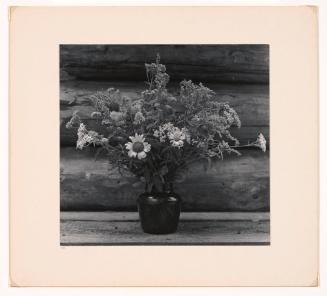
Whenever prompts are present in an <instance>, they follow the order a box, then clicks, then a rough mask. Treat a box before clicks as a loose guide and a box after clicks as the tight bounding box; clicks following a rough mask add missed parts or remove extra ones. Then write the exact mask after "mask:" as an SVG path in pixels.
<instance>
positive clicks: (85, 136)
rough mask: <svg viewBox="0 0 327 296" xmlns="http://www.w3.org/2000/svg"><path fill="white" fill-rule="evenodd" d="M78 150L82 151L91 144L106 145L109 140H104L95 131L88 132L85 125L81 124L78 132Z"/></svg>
mask: <svg viewBox="0 0 327 296" xmlns="http://www.w3.org/2000/svg"><path fill="white" fill-rule="evenodd" d="M77 136H78V139H77V142H76V148H77V149H80V150H82V149H83V148H84V147H86V146H88V145H90V144H94V145H96V144H105V142H106V141H107V140H108V139H106V138H103V137H102V136H100V135H99V134H98V133H97V132H95V131H88V130H87V129H86V126H85V124H84V123H81V124H80V126H79V128H78V131H77Z"/></svg>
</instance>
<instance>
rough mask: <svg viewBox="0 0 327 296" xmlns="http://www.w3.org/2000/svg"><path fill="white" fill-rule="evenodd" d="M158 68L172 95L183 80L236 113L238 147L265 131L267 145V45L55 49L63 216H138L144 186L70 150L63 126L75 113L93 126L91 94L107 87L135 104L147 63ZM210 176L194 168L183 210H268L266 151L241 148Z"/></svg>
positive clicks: (88, 152)
mask: <svg viewBox="0 0 327 296" xmlns="http://www.w3.org/2000/svg"><path fill="white" fill-rule="evenodd" d="M157 53H159V54H160V57H161V63H162V64H164V65H166V68H167V73H168V74H169V75H170V83H169V84H168V89H169V91H171V92H173V93H175V92H177V91H178V83H179V82H180V81H181V80H183V79H191V80H192V81H194V82H202V83H203V84H205V85H206V86H208V87H209V88H211V89H212V90H214V91H215V92H216V93H217V95H218V98H219V99H220V100H222V101H225V102H229V104H230V105H231V106H232V107H233V108H234V109H235V110H236V111H237V112H238V114H239V116H240V118H241V121H242V127H241V128H240V129H236V128H235V129H234V130H233V131H232V134H233V135H235V136H236V137H237V138H238V139H239V140H240V141H241V143H246V142H247V141H253V140H255V139H256V137H257V135H258V133H260V132H261V133H263V134H264V136H265V137H266V139H267V144H268V147H269V46H268V45H218V46H217V45H150V46H149V45H61V46H60V123H61V125H60V145H61V149H60V150H61V157H60V167H61V174H60V183H61V186H60V191H61V197H60V198H61V203H60V207H61V210H136V197H137V194H139V193H141V192H142V191H143V186H142V185H141V184H139V183H137V182H136V180H135V179H134V178H131V177H122V176H120V175H119V174H117V172H116V171H115V170H114V169H112V168H111V166H110V163H109V162H108V161H107V160H106V159H105V158H102V159H99V160H97V161H94V151H92V148H87V149H85V150H84V151H78V150H76V149H75V143H76V139H77V135H76V129H75V130H68V129H66V128H65V124H66V122H67V121H68V120H69V119H70V117H71V115H72V113H73V111H74V110H80V112H79V114H80V116H81V117H82V119H83V122H85V124H86V125H87V126H88V127H90V128H92V127H93V126H94V125H95V121H94V120H93V119H91V118H90V114H91V113H92V111H93V108H92V106H91V103H90V99H89V97H90V95H91V94H92V93H93V92H95V91H105V90H106V89H108V88H109V87H114V88H117V89H120V91H121V92H122V94H123V95H126V96H129V97H131V98H136V97H138V96H139V95H140V93H141V91H142V90H144V88H145V84H144V81H145V78H146V77H145V68H144V63H145V62H147V63H150V62H153V61H155V58H156V54H157ZM241 152H242V157H236V156H233V157H227V158H226V159H225V160H224V161H220V162H217V163H215V164H214V165H213V168H212V169H211V170H210V171H209V172H204V171H203V169H202V166H199V165H197V166H194V167H192V168H191V170H190V173H189V175H188V176H187V178H186V180H185V181H184V183H181V184H177V185H176V191H177V192H179V193H180V194H181V195H182V197H183V210H184V211H185V210H186V211H188V210H189V211H267V210H269V149H268V150H267V152H266V153H263V152H261V151H257V150H249V149H245V150H242V151H241Z"/></svg>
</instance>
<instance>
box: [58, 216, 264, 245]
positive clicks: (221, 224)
mask: <svg viewBox="0 0 327 296" xmlns="http://www.w3.org/2000/svg"><path fill="white" fill-rule="evenodd" d="M119 214H120V213H116V214H115V215H116V216H118V215H119ZM198 214H199V213H181V218H180V223H179V227H178V231H177V232H176V233H174V234H168V235H151V234H146V233H143V231H142V230H141V226H140V222H139V221H138V219H137V218H135V215H137V213H121V215H122V216H124V218H123V219H120V220H90V219H85V215H84V214H83V213H81V214H79V213H73V214H71V213H68V214H67V213H62V214H61V217H62V218H61V223H60V228H61V231H60V243H61V245H63V246H64V245H135V244H136V245H187V244H191V245H249V244H250V245H267V244H269V243H270V235H269V233H270V221H269V220H267V219H266V220H249V219H247V220H243V219H242V218H243V216H240V217H237V214H236V215H235V214H234V219H229V220H226V219H222V218H224V216H228V214H229V213H228V214H225V215H216V217H214V214H213V213H210V214H209V215H207V213H201V215H202V217H205V216H207V219H203V218H202V219H198V218H197V216H198ZM265 214H266V216H268V215H269V214H268V213H265ZM70 215H72V216H73V217H72V219H69V216H70ZM94 215H96V214H94V213H93V215H92V216H94ZM106 215H110V213H106ZM76 216H80V219H76ZM186 216H188V217H186ZM213 218H214V219H213Z"/></svg>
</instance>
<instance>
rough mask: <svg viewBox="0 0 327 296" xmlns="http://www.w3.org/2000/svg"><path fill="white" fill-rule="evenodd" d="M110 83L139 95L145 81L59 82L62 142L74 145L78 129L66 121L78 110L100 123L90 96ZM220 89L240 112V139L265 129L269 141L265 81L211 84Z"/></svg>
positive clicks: (223, 98) (222, 98) (92, 123)
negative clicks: (262, 82) (253, 83)
mask: <svg viewBox="0 0 327 296" xmlns="http://www.w3.org/2000/svg"><path fill="white" fill-rule="evenodd" d="M109 87H114V88H117V89H120V90H121V93H122V95H124V96H128V97H131V98H132V99H136V98H138V97H139V96H140V93H141V91H142V90H144V84H143V83H135V82H117V81H116V82H115V81H112V82H94V81H65V82H61V85H60V118H61V129H60V137H61V144H62V145H67V146H68V145H75V143H76V130H74V129H72V130H67V129H66V128H65V124H66V123H67V122H68V121H69V119H70V117H71V116H72V114H73V112H74V111H75V110H79V115H80V116H81V118H82V119H83V120H84V121H85V123H86V124H87V125H88V126H89V128H91V129H94V128H96V127H98V124H97V123H96V121H95V120H92V119H90V114H91V113H92V112H93V111H94V109H93V107H92V104H91V101H90V96H91V95H92V94H93V93H94V92H95V91H105V90H106V89H108V88H109ZM208 87H210V88H211V89H213V90H214V91H215V92H216V93H217V99H219V100H220V101H222V102H228V103H229V104H230V105H231V106H232V107H233V108H235V110H236V111H237V112H238V114H239V116H240V118H241V121H242V128H241V129H234V130H233V133H234V135H235V136H237V137H238V138H239V139H240V141H241V142H247V141H253V140H255V139H256V137H257V135H258V133H259V132H262V133H263V134H264V135H265V137H266V139H267V140H268V141H269V89H268V87H267V86H266V85H226V84H208ZM177 88H178V84H172V85H171V88H170V91H171V92H172V93H176V92H177ZM98 131H99V132H100V133H102V134H104V135H106V130H105V129H104V128H100V129H99V130H98Z"/></svg>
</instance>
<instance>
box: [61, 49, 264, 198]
mask: <svg viewBox="0 0 327 296" xmlns="http://www.w3.org/2000/svg"><path fill="white" fill-rule="evenodd" d="M145 70H146V77H147V81H146V86H147V87H146V89H145V90H144V91H143V92H142V93H141V96H140V97H139V98H138V99H135V100H132V99H130V98H128V97H125V96H122V95H121V93H120V92H119V90H116V89H113V88H109V89H108V90H107V91H106V92H98V93H96V94H94V95H93V96H92V97H91V99H92V102H93V105H94V112H93V113H92V114H91V117H92V118H96V119H97V122H98V123H99V126H102V130H103V127H105V130H106V133H105V134H100V133H99V132H97V131H96V130H95V131H94V130H89V129H88V127H87V126H85V125H84V123H82V122H81V119H80V117H79V116H78V112H75V113H74V114H73V116H72V118H71V119H70V121H69V122H67V124H66V127H67V128H73V127H78V132H77V134H78V140H77V143H76V147H77V148H78V149H83V148H84V147H86V146H88V145H95V146H98V147H99V151H104V152H106V153H107V155H108V159H109V161H110V162H111V163H112V164H113V165H115V166H116V167H118V169H119V171H120V172H123V171H125V170H128V171H130V172H132V173H133V174H134V175H135V176H137V177H139V178H140V180H141V181H143V182H144V183H145V184H146V191H152V190H156V191H158V192H162V191H164V190H166V189H167V188H168V186H169V185H170V184H172V183H174V182H176V180H179V179H180V178H181V176H182V175H183V174H185V169H187V167H188V166H189V165H190V164H191V163H193V162H195V161H200V160H205V161H206V162H207V163H208V164H210V163H211V161H212V160H219V159H220V160H222V159H223V157H224V154H225V153H228V154H231V153H234V154H236V155H240V153H239V151H237V148H238V147H244V146H247V147H250V146H252V147H258V148H260V149H262V150H263V151H265V150H266V140H265V138H264V136H263V135H262V134H259V136H258V138H257V140H256V141H255V142H252V143H248V144H246V145H243V146H241V145H240V143H239V141H238V140H237V139H236V138H235V137H233V136H232V134H231V132H230V130H231V127H233V126H236V127H238V128H240V127H241V121H240V119H239V116H238V114H237V112H236V111H235V110H234V109H233V108H232V107H230V106H229V104H228V103H225V102H219V101H218V100H217V97H216V95H215V93H214V92H213V91H212V90H210V89H209V88H207V87H205V86H204V85H203V84H202V83H200V84H194V83H193V82H192V81H186V80H184V81H182V82H181V83H180V91H179V94H178V95H172V94H171V93H169V92H168V90H167V88H166V86H167V84H168V82H169V75H168V74H167V73H166V67H165V66H164V65H163V64H161V63H160V57H159V55H158V56H157V60H156V62H155V63H151V64H145Z"/></svg>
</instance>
